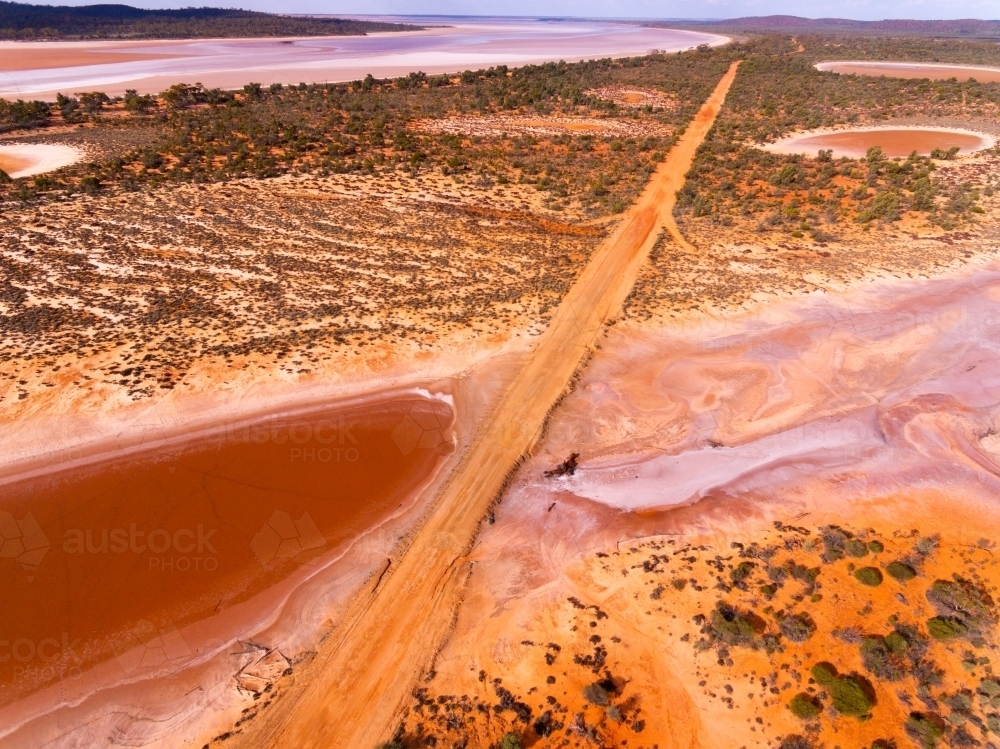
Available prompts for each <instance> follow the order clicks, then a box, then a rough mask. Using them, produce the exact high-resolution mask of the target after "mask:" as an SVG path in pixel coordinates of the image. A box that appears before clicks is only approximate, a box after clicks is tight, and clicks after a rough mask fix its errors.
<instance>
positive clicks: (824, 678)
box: [809, 663, 837, 687]
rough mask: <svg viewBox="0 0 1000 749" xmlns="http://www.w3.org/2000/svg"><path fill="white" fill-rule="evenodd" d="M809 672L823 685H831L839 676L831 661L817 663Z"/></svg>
mask: <svg viewBox="0 0 1000 749" xmlns="http://www.w3.org/2000/svg"><path fill="white" fill-rule="evenodd" d="M809 673H811V674H812V677H813V679H815V680H816V683H817V684H819V685H820V686H821V687H828V686H830V685H831V684H833V682H834V680H835V679H836V678H837V669H835V668H834V667H833V666H832V665H831V664H829V663H817V664H816V665H815V666H813V667H812V668H811V669H810V671H809Z"/></svg>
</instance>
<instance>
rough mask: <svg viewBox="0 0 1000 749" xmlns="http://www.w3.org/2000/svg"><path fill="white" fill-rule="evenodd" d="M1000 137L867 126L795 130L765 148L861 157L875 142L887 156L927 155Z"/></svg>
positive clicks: (977, 147) (976, 147) (964, 149)
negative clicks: (827, 151)
mask: <svg viewBox="0 0 1000 749" xmlns="http://www.w3.org/2000/svg"><path fill="white" fill-rule="evenodd" d="M996 143H997V139H996V138H995V137H994V136H992V135H987V134H986V133H978V132H975V131H973V130H963V129H955V128H943V127H919V126H908V127H898V126H897V127H891V126H884V127H863V128H849V129H848V128H844V129H836V130H812V131H809V132H804V133H795V134H793V135H789V136H787V137H785V138H782V139H781V140H779V141H776V142H775V143H769V144H767V145H766V146H764V147H763V148H764V149H765V150H767V151H771V152H772V153H785V154H792V153H799V154H805V155H809V156H815V155H816V153H817V152H818V151H820V150H824V149H825V150H831V151H833V156H834V158H839V157H841V156H847V157H848V158H853V159H856V158H860V157H862V156H864V155H865V153H866V152H867V151H868V149H869V148H871V147H872V146H879V147H881V148H882V151H883V152H884V153H885V155H886V156H889V157H896V156H900V157H906V156H909V155H910V154H911V153H913V152H914V151H916V152H917V153H918V154H921V155H923V156H927V155H929V154H930V153H931V151H933V150H934V149H941V150H943V151H947V150H948V149H950V148H953V147H956V146H957V147H958V148H959V153H962V154H965V153H974V152H976V151H982V150H984V149H987V148H992V147H993V146H995V145H996Z"/></svg>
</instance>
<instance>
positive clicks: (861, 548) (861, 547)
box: [844, 538, 868, 559]
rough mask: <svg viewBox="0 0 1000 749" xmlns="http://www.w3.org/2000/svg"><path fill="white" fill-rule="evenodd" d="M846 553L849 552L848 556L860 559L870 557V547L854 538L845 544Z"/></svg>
mask: <svg viewBox="0 0 1000 749" xmlns="http://www.w3.org/2000/svg"><path fill="white" fill-rule="evenodd" d="M844 551H846V552H847V555H848V556H852V557H857V558H858V559H860V558H861V557H866V556H868V547H867V546H866V545H865V543H864V542H863V541H858V539H856V538H852V539H851V540H850V541H848V542H847V543H846V544H844Z"/></svg>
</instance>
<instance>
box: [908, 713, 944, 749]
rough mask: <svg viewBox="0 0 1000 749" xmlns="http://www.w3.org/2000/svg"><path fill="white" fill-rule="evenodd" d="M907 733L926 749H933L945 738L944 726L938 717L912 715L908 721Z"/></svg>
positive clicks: (921, 714)
mask: <svg viewBox="0 0 1000 749" xmlns="http://www.w3.org/2000/svg"><path fill="white" fill-rule="evenodd" d="M906 733H907V734H908V735H909V736H910V738H912V739H913V740H914V741H916V742H917V743H918V744H920V745H921V746H923V747H925V749H933V747H935V746H937V742H938V740H939V739H941V737H943V736H944V726H943V725H942V722H941V719H940V718H938V717H937V716H936V715H925V714H923V713H910V717H909V718H907V719H906Z"/></svg>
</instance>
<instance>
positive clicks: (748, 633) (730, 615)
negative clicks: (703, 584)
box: [701, 601, 764, 650]
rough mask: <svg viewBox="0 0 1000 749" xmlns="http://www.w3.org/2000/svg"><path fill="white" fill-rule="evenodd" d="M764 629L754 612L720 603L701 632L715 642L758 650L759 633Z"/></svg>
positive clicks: (716, 605)
mask: <svg viewBox="0 0 1000 749" xmlns="http://www.w3.org/2000/svg"><path fill="white" fill-rule="evenodd" d="M763 629H764V623H763V622H762V621H761V619H760V617H758V616H756V615H755V614H754V613H753V612H749V611H741V610H740V609H738V608H736V607H735V606H731V605H729V604H727V603H725V602H723V601H719V602H718V603H716V604H715V611H713V612H712V617H711V619H709V621H708V622H707V623H706V624H705V626H704V627H702V630H701V631H702V634H705V635H708V637H709V638H710V639H712V640H713V641H720V642H722V643H724V644H726V645H733V646H737V647H745V648H753V649H755V650H756V649H757V648H759V647H760V645H761V642H760V637H759V636H758V632H760V631H762V630H763Z"/></svg>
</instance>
